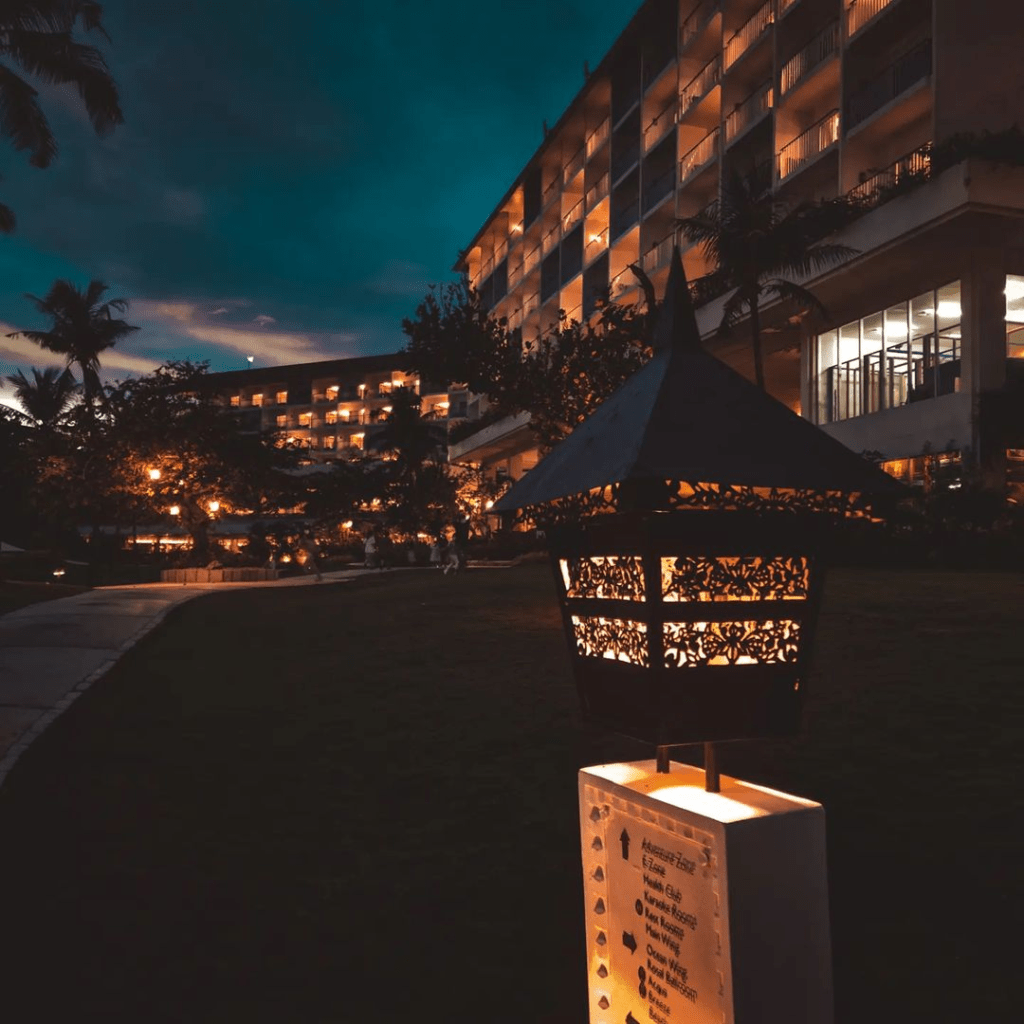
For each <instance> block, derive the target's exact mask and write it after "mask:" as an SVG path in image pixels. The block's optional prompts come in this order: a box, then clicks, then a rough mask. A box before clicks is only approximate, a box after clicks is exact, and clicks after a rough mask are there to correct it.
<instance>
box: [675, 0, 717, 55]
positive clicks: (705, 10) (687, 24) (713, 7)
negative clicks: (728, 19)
mask: <svg viewBox="0 0 1024 1024" xmlns="http://www.w3.org/2000/svg"><path fill="white" fill-rule="evenodd" d="M720 6H721V3H720V0H704V2H703V3H702V4H701V5H700V6H699V7H698V8H697V9H696V10H695V11H692V12H691V13H690V15H689V17H688V18H687V19H686V21H684V22H683V24H682V25H681V26H680V28H679V49H680V50H681V49H682V48H683V47H684V46H688V45H689V43H690V40H691V39H693V38H694V37H695V36H696V35H697V33H698V32H700V30H701V29H702V28H703V27H704V26H705V25H706V24H707V23H708V22H709V21H710V20H711V18H712V16H713V15H714V14H715V12H716V11H717V10H718V8H719V7H720Z"/></svg>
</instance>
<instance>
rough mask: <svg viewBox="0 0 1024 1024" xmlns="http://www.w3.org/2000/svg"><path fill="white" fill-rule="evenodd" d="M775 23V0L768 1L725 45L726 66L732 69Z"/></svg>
mask: <svg viewBox="0 0 1024 1024" xmlns="http://www.w3.org/2000/svg"><path fill="white" fill-rule="evenodd" d="M773 21H775V0H766V3H764V4H762V5H761V7H759V8H758V9H757V10H756V11H755V12H754V14H753V15H752V16H751V17H750V18H749V19H748V20H747V22H746V24H744V25H743V27H742V28H741V29H740V30H739V31H738V32H737V33H736V34H735V35H734V36H733V37H732V38H731V39H730V40H729V41H728V42H727V43H726V44H725V66H726V68H731V67H732V66H733V64H735V63H736V61H738V60H739V59H740V57H742V56H743V54H745V53H746V52H747V50H749V49H750V48H751V47H752V46H753V45H754V43H756V42H757V41H758V39H760V38H761V36H762V35H763V34H764V33H765V32H766V31H767V29H768V26H769V25H771V23H772V22H773Z"/></svg>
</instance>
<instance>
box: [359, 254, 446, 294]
mask: <svg viewBox="0 0 1024 1024" xmlns="http://www.w3.org/2000/svg"><path fill="white" fill-rule="evenodd" d="M366 287H367V289H368V290H369V291H371V292H374V293H375V294H377V295H391V296H401V297H403V298H415V299H419V298H422V297H423V296H424V295H426V294H427V289H428V288H429V287H430V271H429V269H428V268H427V267H425V266H424V265H423V264H422V263H413V262H411V261H410V260H388V262H387V263H385V264H384V266H383V267H382V268H381V269H380V271H379V273H377V274H376V275H375V276H374V277H372V278H370V280H369V281H367V282H366Z"/></svg>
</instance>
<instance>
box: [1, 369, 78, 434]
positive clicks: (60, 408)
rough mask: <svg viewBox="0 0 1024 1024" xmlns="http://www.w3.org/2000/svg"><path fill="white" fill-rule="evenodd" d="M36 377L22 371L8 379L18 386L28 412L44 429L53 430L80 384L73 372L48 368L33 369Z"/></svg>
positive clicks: (19, 394)
mask: <svg viewBox="0 0 1024 1024" xmlns="http://www.w3.org/2000/svg"><path fill="white" fill-rule="evenodd" d="M32 376H33V378H34V379H33V380H29V379H28V378H27V377H26V376H25V374H24V373H22V372H21V370H18V371H17V372H16V373H13V374H9V375H8V377H7V378H6V379H7V381H8V382H9V383H10V384H13V385H14V397H15V398H17V400H18V401H19V402H20V403H21V406H22V408H23V409H24V410H25V415H26V416H27V417H28V419H29V420H31V421H32V423H33V424H34V425H35V426H36V427H39V428H40V429H42V430H53V429H54V428H55V427H57V426H58V425H59V424H60V422H61V419H62V417H63V416H64V414H65V413H66V412H67V411H68V408H69V406H70V405H71V402H72V400H73V399H74V397H75V393H76V392H77V391H78V384H77V383H76V382H75V378H74V376H73V375H72V373H71V371H70V370H68V369H66V368H65V369H63V370H58V369H57V368H56V367H53V366H51V367H48V368H47V369H45V370H43V371H41V372H40V371H39V370H37V369H36V368H35V367H33V368H32Z"/></svg>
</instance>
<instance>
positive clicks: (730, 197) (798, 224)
mask: <svg viewBox="0 0 1024 1024" xmlns="http://www.w3.org/2000/svg"><path fill="white" fill-rule="evenodd" d="M843 208H844V203H843V201H842V200H829V201H825V202H820V203H811V202H804V203H801V204H799V205H798V206H796V207H792V208H790V207H787V206H786V205H785V204H783V203H781V202H779V200H777V199H776V198H775V197H774V196H773V195H772V193H771V192H764V191H762V190H761V189H760V187H759V186H758V184H757V183H756V182H755V181H754V180H753V177H752V176H751V177H743V176H741V175H740V174H738V173H737V172H735V171H733V173H732V174H731V175H730V176H729V177H727V178H726V179H725V180H724V182H723V186H722V196H721V199H720V200H718V201H716V202H713V203H712V204H711V205H710V206H709V207H707V209H706V210H705V211H703V212H702V213H701V214H699V215H697V216H696V217H688V218H684V219H682V220H680V222H679V226H680V227H681V228H682V231H683V233H684V234H685V235H686V237H687V238H688V239H689V240H690V241H691V242H697V243H699V244H700V245H701V246H702V247H703V250H704V254H705V255H706V256H707V258H708V260H709V261H710V262H711V263H712V264H713V265H714V267H715V269H714V270H713V271H712V272H711V273H710V274H709V275H708V276H707V278H705V279H704V282H705V286H706V287H708V288H709V289H711V290H713V292H714V293H720V292H724V291H729V290H732V289H735V291H733V294H732V295H731V296H730V298H729V299H728V300H727V301H726V304H725V309H724V310H723V315H722V323H721V325H720V327H719V331H720V333H723V334H724V333H727V332H728V331H729V330H730V329H731V328H732V327H733V326H734V325H735V324H736V323H737V322H738V321H739V320H740V319H742V317H743V314H744V312H746V313H747V314H748V315H749V318H750V339H751V343H752V345H753V353H754V377H755V379H756V381H757V385H758V387H760V388H761V389H762V390H764V388H765V382H764V355H763V351H762V346H761V306H762V304H763V303H764V301H765V300H766V299H767V300H769V301H771V300H783V301H788V302H791V303H795V304H796V305H797V306H798V308H799V309H801V310H802V311H803V312H809V311H810V310H814V311H816V312H818V313H820V314H821V315H823V316H827V312H826V310H825V307H824V306H823V305H822V303H821V302H820V301H819V300H818V299H817V298H816V297H815V296H814V295H813V294H812V293H811V292H809V291H808V290H807V289H806V288H803V287H801V286H800V285H798V284H795V283H794V282H793V281H791V280H789V279H788V278H789V277H803V276H806V275H807V274H809V273H811V272H818V271H822V270H826V269H828V268H829V267H832V266H835V265H836V264H838V263H841V262H843V261H844V260H846V259H848V258H849V257H851V256H854V255H856V253H857V250H856V249H851V248H850V247H849V246H846V245H839V244H837V243H834V242H821V241H818V239H820V238H821V237H822V236H823V235H825V234H828V233H829V232H830V230H834V229H835V228H836V227H838V226H840V225H841V224H842V223H843V219H844V213H843ZM780 275H784V276H780Z"/></svg>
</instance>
